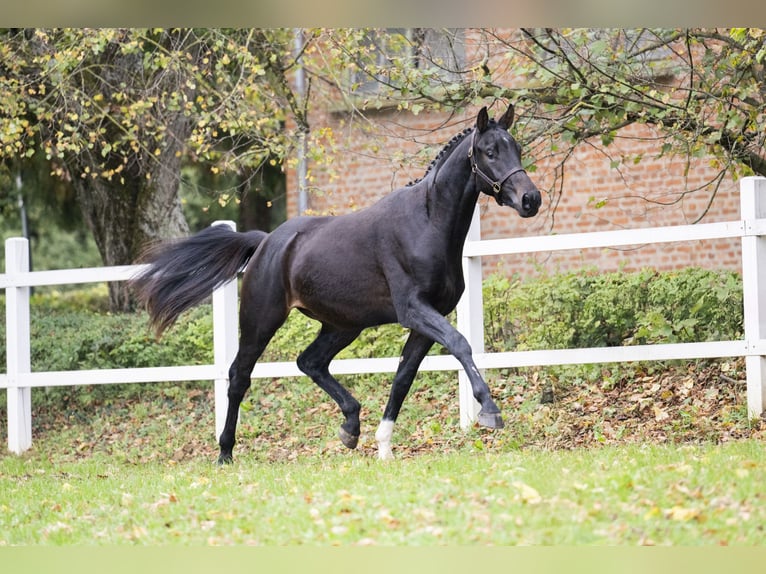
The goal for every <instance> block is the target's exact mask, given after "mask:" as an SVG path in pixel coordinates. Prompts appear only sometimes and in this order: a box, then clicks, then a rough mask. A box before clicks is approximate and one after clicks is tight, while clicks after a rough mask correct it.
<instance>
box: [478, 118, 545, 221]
mask: <svg viewBox="0 0 766 574" xmlns="http://www.w3.org/2000/svg"><path fill="white" fill-rule="evenodd" d="M513 116H514V110H513V105H510V106H509V107H508V109H507V110H506V112H505V113H504V114H503V115H502V117H501V118H500V119H499V120H497V121H496V122H495V121H490V119H489V115H488V114H487V108H486V107H484V108H482V109H481V110H480V111H479V115H478V116H477V118H476V129H475V130H474V132H473V140H472V142H471V149H470V151H469V152H468V157H469V158H470V160H471V169H472V170H473V172H474V174H476V176H477V178H476V179H477V184H478V185H479V189H480V191H482V192H483V193H486V194H487V195H491V196H492V197H494V198H495V201H497V203H498V205H509V206H511V207H513V208H514V209H515V210H516V211H517V212H518V213H519V215H520V216H521V217H532V216H534V215H537V212H538V210H539V209H540V204H541V203H542V196H541V194H540V190H539V189H537V186H536V185H535V184H534V183H532V180H531V179H529V176H528V175H527V172H526V171H525V170H524V167H523V166H522V163H521V146H520V145H519V144H518V142H517V141H516V140H515V139H513V137H512V136H511V134H510V133H508V130H509V128H510V127H511V125H512V124H513Z"/></svg>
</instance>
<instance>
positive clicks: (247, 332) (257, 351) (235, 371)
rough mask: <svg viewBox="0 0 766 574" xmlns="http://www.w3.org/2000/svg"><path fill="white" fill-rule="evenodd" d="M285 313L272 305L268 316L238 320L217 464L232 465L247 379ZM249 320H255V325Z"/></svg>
mask: <svg viewBox="0 0 766 574" xmlns="http://www.w3.org/2000/svg"><path fill="white" fill-rule="evenodd" d="M261 309H265V308H264V307H262V308H261ZM287 313H288V311H287V310H286V309H284V308H283V307H281V306H279V305H275V306H272V307H270V308H269V311H268V312H264V313H261V314H259V313H257V312H249V313H248V312H245V313H244V314H243V315H242V316H241V317H240V330H241V334H240V339H239V350H238V351H237V356H236V357H235V358H234V362H232V364H231V367H230V368H229V391H228V398H229V405H228V408H227V411H226V423H225V424H224V427H223V431H222V432H221V436H220V437H219V438H218V444H219V446H220V447H221V452H220V454H219V456H218V463H219V464H225V463H230V462H232V451H233V449H234V442H235V434H236V430H237V419H238V417H239V406H240V404H242V399H243V398H244V397H245V393H246V392H247V390H248V389H249V388H250V375H251V374H252V372H253V367H254V366H255V362H256V361H257V360H258V358H259V357H260V356H261V354H262V353H263V351H264V349H265V348H266V345H268V343H269V341H270V340H271V338H272V337H273V336H274V333H275V332H276V331H277V329H279V327H280V326H281V325H282V323H284V321H285V319H286V318H287ZM252 317H258V319H257V322H256V321H255V320H253V319H252Z"/></svg>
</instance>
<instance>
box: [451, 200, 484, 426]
mask: <svg viewBox="0 0 766 574" xmlns="http://www.w3.org/2000/svg"><path fill="white" fill-rule="evenodd" d="M466 239H467V240H468V241H479V240H480V239H481V211H480V207H479V205H478V204H477V205H476V208H475V209H474V211H473V218H472V219H471V227H470V228H469V230H468V236H467V237H466ZM463 277H464V278H465V292H464V293H463V296H462V297H461V298H460V301H459V302H458V304H457V329H458V331H460V332H461V333H462V334H463V336H464V337H465V338H466V339H467V340H468V344H469V345H471V349H472V351H473V353H474V354H477V353H483V352H484V297H483V295H482V282H483V275H482V270H481V257H465V256H464V257H463ZM481 375H482V377H483V376H484V373H481ZM458 400H459V402H460V426H461V427H462V428H468V427H469V426H470V425H471V424H472V423H473V422H474V421H475V420H476V418H477V417H478V416H479V410H480V408H481V407H480V405H479V403H478V402H477V401H476V399H475V398H474V396H473V390H472V389H471V383H470V381H469V380H468V375H466V373H465V370H464V369H462V368H461V369H460V370H459V371H458Z"/></svg>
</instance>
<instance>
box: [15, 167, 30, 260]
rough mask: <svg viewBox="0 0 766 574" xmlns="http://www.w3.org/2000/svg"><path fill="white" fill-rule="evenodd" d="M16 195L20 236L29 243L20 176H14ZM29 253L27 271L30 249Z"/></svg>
mask: <svg viewBox="0 0 766 574" xmlns="http://www.w3.org/2000/svg"><path fill="white" fill-rule="evenodd" d="M16 193H17V194H18V203H17V205H18V206H19V216H20V218H21V236H22V237H24V238H25V239H26V240H27V241H29V218H28V217H27V207H26V205H25V204H24V193H23V192H22V191H21V174H16ZM28 251H29V256H28V257H29V270H30V271H32V269H33V268H32V249H31V247H30V249H29V250H28Z"/></svg>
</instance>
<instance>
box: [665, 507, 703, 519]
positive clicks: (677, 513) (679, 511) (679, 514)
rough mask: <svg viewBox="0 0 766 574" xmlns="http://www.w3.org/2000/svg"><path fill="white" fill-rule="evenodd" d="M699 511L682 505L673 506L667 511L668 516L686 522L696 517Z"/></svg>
mask: <svg viewBox="0 0 766 574" xmlns="http://www.w3.org/2000/svg"><path fill="white" fill-rule="evenodd" d="M699 515H700V511H699V510H698V509H696V508H684V507H682V506H674V507H673V508H671V509H670V510H668V512H667V516H668V518H670V519H671V520H676V521H679V522H688V521H690V520H693V519H695V518H698V517H699Z"/></svg>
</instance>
